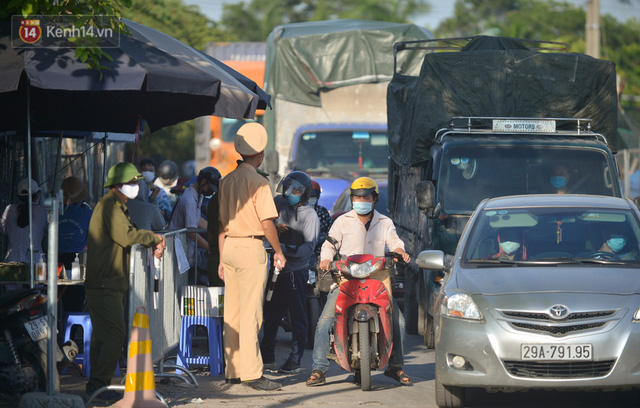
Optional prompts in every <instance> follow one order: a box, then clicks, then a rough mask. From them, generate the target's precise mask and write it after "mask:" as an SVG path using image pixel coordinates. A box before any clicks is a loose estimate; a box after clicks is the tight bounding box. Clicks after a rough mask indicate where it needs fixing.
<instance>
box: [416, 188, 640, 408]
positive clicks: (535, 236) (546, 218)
mask: <svg viewBox="0 0 640 408" xmlns="http://www.w3.org/2000/svg"><path fill="white" fill-rule="evenodd" d="M639 219H640V212H639V211H638V209H637V208H636V207H635V205H634V204H633V203H632V202H631V201H630V200H626V199H620V198H612V197H599V196H586V195H582V196H580V195H539V196H536V195H529V196H511V197H501V198H495V199H488V200H484V201H483V202H482V203H480V205H479V206H478V207H477V209H476V210H475V212H474V213H473V215H472V216H471V218H470V220H469V222H468V224H467V226H466V229H465V231H464V232H463V234H462V237H461V240H460V242H459V244H458V248H457V251H456V254H455V256H454V259H453V261H452V263H451V265H446V266H445V262H444V255H443V253H442V252H441V251H423V252H422V253H421V254H420V255H419V257H418V259H417V260H416V261H417V263H418V265H419V266H420V267H421V268H424V269H431V270H444V271H445V272H446V275H445V278H444V281H443V285H442V288H441V290H440V292H439V293H438V296H437V299H436V302H435V310H434V316H435V336H436V361H435V374H436V402H437V404H438V406H441V407H462V406H464V405H465V403H466V399H467V392H466V391H467V388H470V387H480V388H484V389H486V390H489V391H516V390H531V389H555V390H573V389H589V390H620V389H629V388H634V387H640V352H639V350H640V309H639V308H640V261H639V259H640V255H639V254H640V247H639V246H638V242H640V224H639Z"/></svg>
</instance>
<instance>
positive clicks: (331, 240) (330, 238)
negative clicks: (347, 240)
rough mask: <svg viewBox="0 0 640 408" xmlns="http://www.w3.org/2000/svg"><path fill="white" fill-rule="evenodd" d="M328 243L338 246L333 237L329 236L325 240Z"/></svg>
mask: <svg viewBox="0 0 640 408" xmlns="http://www.w3.org/2000/svg"><path fill="white" fill-rule="evenodd" d="M325 240H326V241H329V243H330V244H331V245H333V246H336V245H337V244H338V241H337V240H336V239H335V238H334V237H332V236H331V235H327V236H326V238H325Z"/></svg>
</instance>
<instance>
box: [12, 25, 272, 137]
mask: <svg viewBox="0 0 640 408" xmlns="http://www.w3.org/2000/svg"><path fill="white" fill-rule="evenodd" d="M128 23H129V24H132V25H135V26H136V27H137V28H140V27H143V28H144V29H146V30H147V31H148V32H151V33H158V34H154V35H156V37H157V38H156V40H157V39H158V38H159V39H162V41H163V42H164V45H163V44H161V45H160V46H156V44H154V43H153V40H150V39H148V38H142V37H141V35H140V34H139V33H138V32H137V31H134V30H131V31H132V35H131V36H125V35H121V36H120V39H119V45H118V47H117V48H103V50H104V51H105V52H107V53H108V54H109V55H111V57H112V58H113V61H104V62H103V65H105V66H106V67H107V68H108V69H106V70H103V73H102V74H103V78H102V79H100V74H99V73H98V72H97V71H95V70H90V69H88V68H87V66H86V64H85V63H83V62H81V61H79V60H78V59H76V57H75V54H74V50H72V49H68V48H60V49H50V48H35V49H16V48H13V47H12V45H11V31H10V29H11V27H10V23H1V24H0V72H2V75H0V106H1V107H2V109H0V130H21V129H25V128H26V123H27V94H28V95H29V106H30V112H31V128H32V130H85V131H109V132H126V133H132V132H135V131H136V130H138V129H139V125H140V119H144V120H145V121H146V122H147V124H148V125H149V127H150V129H151V130H152V131H154V130H157V129H160V128H162V127H164V126H168V125H172V124H175V123H179V122H182V121H185V120H189V119H193V118H196V117H199V116H204V115H211V114H214V115H218V116H226V117H231V118H243V117H253V115H254V114H255V109H256V107H257V105H258V100H259V97H258V96H257V95H256V94H255V93H253V92H251V91H250V90H249V89H247V88H246V87H244V86H242V85H241V84H239V83H238V81H236V80H235V79H233V78H231V77H230V75H229V74H227V73H226V72H225V71H224V70H221V69H219V68H218V67H217V66H216V65H214V64H212V63H210V62H208V63H207V64H208V65H209V66H205V61H206V59H205V58H200V60H199V61H195V60H194V59H193V58H185V57H184V55H181V54H174V53H172V52H170V49H171V47H174V48H175V47H188V46H186V45H184V44H183V43H181V42H180V41H178V40H176V39H174V38H172V37H170V36H167V35H165V34H162V33H160V32H158V31H155V30H152V29H150V28H148V27H144V26H141V25H139V24H136V23H133V22H128ZM188 48H190V47H188ZM194 51H195V50H194ZM194 55H195V53H194ZM214 68H215V71H214ZM216 71H217V72H216ZM225 81H226V82H228V84H224V86H223V82H225ZM223 88H224V89H226V88H231V89H232V90H233V92H224V93H223V92H221V90H222V89H223ZM27 91H28V92H27Z"/></svg>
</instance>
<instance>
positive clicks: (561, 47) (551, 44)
mask: <svg viewBox="0 0 640 408" xmlns="http://www.w3.org/2000/svg"><path fill="white" fill-rule="evenodd" d="M476 37H477V36H476ZM474 38H475V37H473V36H472V37H450V38H434V39H431V40H414V41H400V42H397V43H395V44H393V72H394V73H395V72H397V71H396V62H397V56H398V52H400V51H407V50H411V51H415V50H425V51H429V52H438V51H461V50H462V49H463V48H464V47H465V46H466V45H467V44H468V43H469V41H471V40H472V39H474ZM513 40H516V41H519V42H521V43H523V44H524V45H526V46H527V48H529V50H531V51H538V52H565V53H566V52H569V44H568V43H564V42H558V41H542V40H527V39H524V38H513Z"/></svg>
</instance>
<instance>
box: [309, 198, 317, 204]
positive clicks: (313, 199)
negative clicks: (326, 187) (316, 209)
mask: <svg viewBox="0 0 640 408" xmlns="http://www.w3.org/2000/svg"><path fill="white" fill-rule="evenodd" d="M316 204H318V197H311V198H309V205H316Z"/></svg>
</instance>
